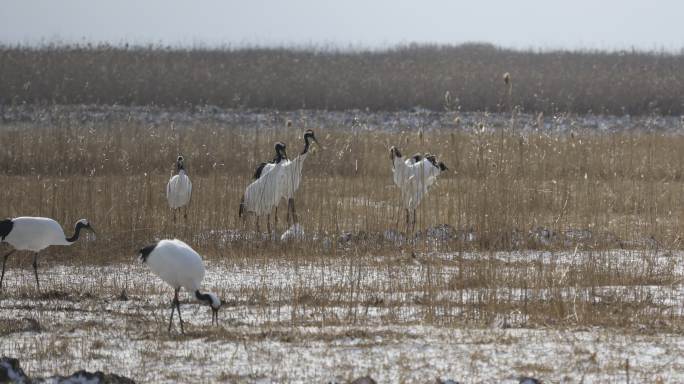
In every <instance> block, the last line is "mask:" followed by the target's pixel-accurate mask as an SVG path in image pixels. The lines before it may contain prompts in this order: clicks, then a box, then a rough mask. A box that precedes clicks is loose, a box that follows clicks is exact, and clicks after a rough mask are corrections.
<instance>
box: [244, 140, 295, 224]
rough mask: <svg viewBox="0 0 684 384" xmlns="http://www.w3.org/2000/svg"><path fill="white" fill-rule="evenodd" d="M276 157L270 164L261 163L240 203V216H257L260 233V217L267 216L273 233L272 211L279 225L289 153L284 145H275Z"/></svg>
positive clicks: (267, 221)
mask: <svg viewBox="0 0 684 384" xmlns="http://www.w3.org/2000/svg"><path fill="white" fill-rule="evenodd" d="M275 153H276V154H275V157H274V158H273V160H271V161H270V162H268V163H261V164H259V166H258V167H257V169H256V172H255V173H254V181H253V182H252V183H250V184H249V185H248V186H247V188H246V189H245V194H244V195H243V196H242V200H241V201H240V211H239V216H240V217H243V216H245V214H246V213H248V212H253V213H254V214H255V215H256V229H257V232H258V231H259V217H260V216H264V215H266V227H267V229H268V233H269V234H270V233H271V211H273V209H275V210H276V212H275V223H274V225H276V226H277V224H278V202H279V201H280V198H281V186H282V184H283V178H284V176H285V175H284V173H283V165H284V164H285V163H286V162H287V152H286V146H285V144H284V143H281V142H277V143H276V144H275Z"/></svg>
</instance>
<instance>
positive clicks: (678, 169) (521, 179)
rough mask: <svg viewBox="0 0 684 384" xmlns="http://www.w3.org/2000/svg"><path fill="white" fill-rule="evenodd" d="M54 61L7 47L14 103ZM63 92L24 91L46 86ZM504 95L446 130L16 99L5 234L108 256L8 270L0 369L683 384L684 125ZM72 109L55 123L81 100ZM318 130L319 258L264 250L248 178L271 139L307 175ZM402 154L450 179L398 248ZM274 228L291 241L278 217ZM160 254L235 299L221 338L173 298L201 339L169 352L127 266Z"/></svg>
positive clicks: (409, 117) (171, 340) (154, 287)
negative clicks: (31, 218)
mask: <svg viewBox="0 0 684 384" xmlns="http://www.w3.org/2000/svg"><path fill="white" fill-rule="evenodd" d="M74 52H76V51H74ZM74 52H71V54H75V53H74ZM437 52H440V51H439V50H438V51H437ZM63 53H64V52H63V51H59V50H57V51H56V52H51V51H44V52H39V53H36V52H33V51H31V50H25V49H15V48H12V49H9V48H6V49H5V50H4V51H3V52H2V55H4V56H2V57H3V59H1V60H0V63H2V65H3V70H2V71H0V74H2V76H3V77H2V79H0V84H9V83H11V82H16V81H19V80H17V79H19V78H20V77H11V76H8V73H11V71H9V72H8V71H6V70H5V69H7V68H9V69H12V68H14V69H12V70H17V68H18V67H16V64H17V63H21V62H23V61H21V60H34V59H35V58H33V59H27V57H30V56H31V55H34V54H38V55H39V56H40V57H41V59H45V58H47V57H50V55H53V54H54V55H56V57H57V58H58V60H57V62H60V61H59V60H64V57H65V56H60V55H63ZM248 53H250V52H247V53H245V52H243V53H240V54H241V55H247V56H248ZM433 53H434V52H433ZM495 53H496V54H499V55H504V54H505V53H506V52H498V51H496V52H495ZM17 54H19V56H20V58H21V57H23V59H21V60H19V59H18V58H17V57H16V55H17ZM83 54H84V55H86V56H89V55H90V56H89V57H91V56H92V55H95V54H101V55H104V56H106V55H107V54H109V55H114V57H115V58H116V60H113V61H112V60H111V59H112V58H111V57H110V58H109V59H107V60H109V61H110V62H113V63H117V60H124V59H125V60H128V59H130V58H131V57H135V55H151V56H152V57H154V58H156V59H155V60H157V59H158V58H160V57H166V56H165V55H170V56H172V57H170V58H166V59H164V60H168V61H169V62H175V61H174V60H175V59H173V57H175V56H174V55H178V54H179V53H177V52H154V51H152V53H150V52H146V51H135V50H134V51H133V52H127V51H117V50H109V51H105V52H100V51H97V50H94V51H87V52H85V53H83ZM204 54H205V55H208V56H207V57H213V56H211V55H210V54H209V53H204ZM231 54H233V53H225V55H231ZM251 54H253V55H257V56H258V55H259V54H260V52H258V51H257V52H251ZM298 54H300V53H293V55H295V56H296V55H298ZM21 55H26V57H24V56H21ZM41 55H42V56H41ZM188 55H191V53H188ZM216 55H218V56H219V57H220V56H221V54H219V53H216ZM369 55H370V54H369ZM388 55H389V54H388ZM9 56H12V59H11V60H10V59H8V57H9ZM390 56H391V55H390ZM578 56H579V57H580V58H583V57H584V56H582V55H578ZM324 57H325V58H327V59H330V60H333V59H335V60H343V59H344V58H345V57H346V56H345V55H333V54H330V55H328V56H325V55H324ZM364 57H375V56H373V55H370V56H364ZM544 57H545V56H544ZM606 57H607V58H606ZM644 57H652V56H644ZM644 57H641V56H639V55H636V54H635V55H633V56H629V55H628V58H627V59H625V60H636V61H638V60H637V59H639V60H647V59H645V58H644ZM91 58H92V57H91ZM611 58H613V59H614V58H615V57H614V56H611V55H607V56H601V55H599V56H596V57H593V58H592V60H599V59H605V60H608V59H611ZM585 59H586V57H585ZM13 60H15V61H13ZM98 60H100V59H98ZM192 60H196V56H194V58H192ZM192 60H190V59H188V61H183V60H181V61H180V64H179V65H180V66H181V69H182V68H183V65H187V63H188V62H191V61H192ZM217 60H218V59H217ZM316 60H318V59H316ZM388 60H389V59H388ZM663 60H664V61H668V60H673V61H676V60H680V58H678V57H665V58H663ZM39 62H40V61H39ZM60 65H62V64H60ZM78 65H81V64H80V62H79V61H76V62H75V67H74V68H77V67H78ZM38 67H41V68H48V66H46V65H44V64H35V66H34V67H33V68H34V69H35V68H38ZM58 67H59V66H58ZM123 68H129V67H127V66H126V65H124V66H123ZM326 68H327V67H326ZM22 70H23V69H22ZM29 71H30V70H29ZM50 71H57V72H54V73H53V74H52V75H49V76H47V75H46V76H47V77H43V76H42V75H41V76H35V77H32V80H31V85H30V87H29V88H27V89H26V90H27V91H30V92H34V91H35V87H36V84H39V83H40V82H41V81H48V80H49V81H48V83H49V84H53V85H54V83H53V82H51V81H52V80H50V79H51V78H52V77H50V76H61V75H59V73H60V72H59V70H58V69H55V68H51V69H50V70H48V72H50ZM105 72H107V71H106V70H105ZM27 73H28V72H27ZM496 73H497V74H496V76H494V78H495V79H496V81H497V82H498V83H496V86H495V87H496V89H495V90H489V91H487V92H490V93H492V95H496V97H494V98H492V99H491V100H494V99H497V101H496V102H494V104H487V103H488V102H486V103H485V104H486V105H488V106H491V105H496V106H495V107H494V108H489V107H486V108H483V109H490V110H498V111H499V112H497V113H487V112H462V111H460V110H459V108H458V106H457V105H455V104H454V102H453V99H447V100H445V98H444V90H445V89H444V88H440V89H439V93H438V94H437V96H435V97H438V98H439V103H440V104H439V105H440V108H441V109H442V111H440V112H429V111H425V110H420V109H418V110H413V111H398V112H382V111H380V112H378V111H373V109H374V108H371V110H350V111H343V112H336V111H311V110H295V111H277V110H270V109H267V110H247V109H222V108H218V107H208V106H194V107H188V108H185V107H184V106H182V105H183V103H184V102H179V103H176V102H170V103H169V104H170V105H172V106H166V107H159V106H151V105H148V106H143V107H131V106H96V105H90V106H73V105H72V106H69V105H59V104H45V105H34V104H30V103H29V104H23V101H36V100H38V101H40V100H43V99H42V97H43V96H31V97H28V98H26V99H22V98H21V97H24V96H21V97H20V94H21V93H20V92H17V89H15V88H16V87H15V88H12V89H13V91H11V92H14V93H15V96H13V97H10V98H9V99H8V98H6V97H5V96H6V95H7V94H2V101H3V106H2V109H1V110H0V112H1V114H2V119H1V120H0V216H2V217H12V216H20V215H36V216H48V217H52V218H54V219H56V220H58V221H59V222H60V223H62V224H63V226H64V227H65V228H66V229H67V230H69V229H70V228H71V226H72V225H73V223H74V222H75V221H76V220H77V219H79V218H84V217H85V218H88V219H89V220H90V221H91V223H92V224H93V226H94V227H95V228H96V230H97V231H98V236H97V238H96V239H95V238H92V237H86V238H85V239H84V240H83V241H80V242H79V243H78V244H76V245H74V246H71V247H69V248H50V249H48V250H47V251H45V252H44V253H43V256H42V258H41V264H40V265H41V266H40V273H41V289H42V290H41V292H37V291H36V289H35V285H34V281H33V275H32V270H31V266H30V257H28V256H27V255H25V254H23V255H22V254H16V255H13V256H12V257H11V258H10V261H9V262H8V272H7V274H6V276H5V286H4V287H3V291H2V293H0V355H7V356H13V357H17V358H19V359H20V360H21V362H22V366H23V367H24V369H25V370H26V371H27V373H29V374H32V375H34V374H35V375H42V376H47V375H49V374H53V373H61V374H66V373H70V372H72V371H74V370H77V369H89V370H96V369H101V370H105V371H111V372H116V373H119V374H124V375H126V376H129V377H132V378H134V379H135V380H137V381H140V382H178V381H181V382H217V381H223V382H241V383H242V382H244V383H254V382H302V383H304V382H307V383H308V382H321V383H322V382H326V383H327V382H329V381H330V382H339V383H342V382H348V381H350V380H351V379H353V378H355V377H358V376H362V375H366V374H368V375H371V376H373V377H374V378H376V379H377V380H378V382H381V383H385V382H387V383H395V382H397V383H434V382H435V378H436V377H440V378H447V377H449V378H453V379H455V380H458V381H461V382H464V383H493V382H495V383H508V382H511V383H513V382H515V376H516V375H518V374H525V375H534V376H537V377H540V378H542V379H544V381H545V382H547V383H548V382H550V383H558V382H563V383H583V382H607V383H623V382H627V381H628V380H629V379H627V377H631V380H632V382H663V383H665V382H667V383H670V382H672V383H676V382H682V381H683V380H684V376H683V375H682V372H684V365H683V364H682V361H684V348H682V345H684V337H683V336H682V333H683V330H684V327H683V324H684V323H683V322H682V306H681V302H682V299H684V292H683V291H682V288H681V283H682V272H683V271H684V267H683V265H684V263H682V252H681V250H682V242H681V238H680V234H681V232H682V228H681V226H682V225H683V224H684V206H683V204H682V203H681V201H682V199H681V196H682V192H684V174H683V173H682V170H683V169H684V154H683V152H682V151H681V148H682V146H683V145H684V138H683V137H682V136H681V135H680V133H679V132H681V129H682V128H684V127H683V126H682V124H683V120H682V119H681V118H677V117H672V116H665V115H659V114H656V113H651V114H647V115H644V116H635V117H624V118H615V117H614V116H601V115H591V114H586V115H584V114H581V115H578V114H573V113H570V112H564V113H548V110H547V109H546V108H537V106H534V105H533V106H529V105H526V104H525V97H526V96H524V95H525V91H523V90H520V88H519V87H518V84H520V83H519V82H518V81H519V80H518V79H519V78H518V77H516V75H515V73H516V72H514V71H512V73H513V88H512V89H511V88H506V86H505V85H504V83H503V80H502V79H501V74H502V72H500V71H497V72H496ZM147 75H148V74H142V75H140V76H142V77H141V79H145V80H144V81H148V80H149V79H148V78H147V77H146V76H147ZM12 76H14V75H12ZM84 76H85V75H84ZM103 78H106V76H103ZM8 81H9V82H8ZM65 81H66V80H65ZM150 81H151V80H150ZM600 81H601V79H598V80H597V82H596V86H597V87H600V84H601V82H600ZM606 81H608V80H606ZM649 81H650V80H649ZM199 83H201V82H199ZM95 84H97V83H96V82H95V83H93V85H92V86H95ZM159 84H162V83H159ZM174 86H177V85H174ZM258 87H261V85H258ZM560 87H563V86H562V85H560ZM675 87H676V86H675ZM485 88H486V87H485ZM633 88H635V89H637V90H639V91H643V92H649V91H648V89H649V88H648V87H643V86H639V85H637V86H634V87H633ZM0 89H2V90H3V91H0V93H2V92H6V90H7V88H4V87H0ZM62 89H64V92H65V93H64V95H68V96H65V98H64V99H60V98H53V99H52V101H57V102H60V101H63V100H66V101H70V100H80V99H78V98H76V99H74V97H75V96H73V95H76V94H77V92H76V91H74V90H70V91H68V92H67V90H68V89H70V88H69V87H68V86H66V85H65V87H64V88H62ZM188 89H189V90H191V88H188ZM362 89H365V88H363V87H362ZM109 91H110V88H107V87H105V88H103V89H102V93H99V91H93V92H92V93H88V97H89V99H87V100H88V101H101V100H100V99H97V97H98V96H97V95H101V94H110V92H109ZM45 92H47V93H41V95H44V94H50V92H53V91H51V90H47V91H45ZM168 92H169V93H168V94H176V92H177V90H175V89H171V90H168ZM208 92H209V94H211V92H213V91H212V90H211V89H210V90H209V91H208ZM221 92H222V91H221ZM111 94H113V95H115V94H116V92H113V93H111ZM152 94H154V95H159V96H164V95H167V93H164V92H156V91H154V90H152ZM184 94H185V93H184ZM188 94H189V95H191V94H192V92H190V93H188ZM188 94H185V95H188ZM302 94H305V95H307V97H309V95H310V94H309V93H307V92H304V93H302ZM36 95H37V94H36ZM222 95H223V94H222ZM368 95H372V92H371V93H369V94H368ZM450 95H451V97H455V96H454V95H455V93H454V92H450ZM662 95H664V96H663V97H666V96H667V92H664V93H663V94H662ZM604 96H605V95H604ZM92 97H95V98H96V99H91V98H92ZM188 97H189V96H188ZM222 97H223V96H222ZM430 97H432V96H430ZM602 97H603V96H602ZM625 97H626V98H629V97H636V96H634V95H629V96H625ZM646 99H648V97H646ZM646 99H644V100H646ZM8 100H9V101H8ZM279 100H288V99H287V98H285V97H284V96H283V99H279ZM366 100H372V98H371V99H366ZM483 100H485V99H483ZM486 100H490V99H486ZM491 100H490V101H491ZM610 100H613V99H612V98H610ZM625 100H627V99H625ZM43 101H44V100H43ZM81 101H82V100H81ZM109 101H111V100H109ZM129 101H130V104H140V103H143V104H144V103H145V102H147V101H149V99H148V98H141V99H140V100H129ZM206 101H208V102H211V101H212V100H206ZM587 102H588V103H590V101H587ZM611 102H612V101H611ZM620 102H622V101H620ZM152 103H156V104H165V102H158V100H157V101H154V100H153V102H152ZM278 103H280V101H279V102H278ZM409 103H411V104H412V105H416V104H419V103H416V104H414V101H410V102H409ZM497 103H498V104H497ZM191 104H193V103H191ZM215 104H218V105H221V103H215ZM247 104H249V103H247ZM179 105H181V106H180V107H179ZM251 105H252V106H262V107H263V106H265V105H263V104H260V103H255V104H251ZM306 105H307V106H309V105H311V104H310V103H309V102H307V103H306ZM340 105H342V106H345V107H347V106H349V104H344V103H342V104H340ZM405 105H406V104H403V102H402V103H397V104H396V105H394V107H397V108H402V107H404V106H405ZM459 105H460V104H459ZM625 105H626V104H625ZM659 105H662V104H659ZM266 106H267V105H266ZM574 108H575V107H573V108H570V110H574ZM578 108H579V107H578ZM630 108H631V107H630ZM677 108H679V107H677V106H673V107H668V109H667V111H669V112H672V111H677V110H678V109H677ZM341 109H344V108H341ZM390 109H391V108H390ZM586 109H591V108H584V107H582V108H579V110H582V111H585V110H586ZM598 109H601V108H598ZM605 109H606V110H610V111H613V110H614V109H613V107H606V108H605ZM541 110H544V111H547V113H546V114H544V113H537V112H538V111H541ZM524 111H528V112H530V111H531V112H530V113H524ZM649 112H653V111H652V110H649ZM288 121H290V122H291V124H288V123H287V122H288ZM604 127H609V128H605V129H604ZM307 128H310V129H313V130H314V131H315V132H316V136H317V137H318V139H319V141H320V142H321V144H322V145H323V146H324V147H325V148H324V149H323V150H319V151H316V152H315V153H313V155H311V156H310V157H309V158H308V159H307V161H306V164H305V167H304V178H303V182H302V185H301V187H300V189H299V191H298V192H297V197H296V202H297V211H298V213H299V215H300V219H301V224H302V226H303V228H304V231H305V237H304V238H303V239H300V240H295V241H289V242H283V241H280V240H278V239H272V238H269V236H267V235H266V234H265V233H255V231H254V220H253V218H248V220H246V221H245V220H241V219H240V218H239V217H238V203H239V201H240V197H241V196H242V193H243V191H244V189H245V187H246V185H247V184H248V183H249V182H250V179H251V177H252V174H253V171H254V168H255V167H256V166H257V164H258V163H259V162H261V161H265V160H268V159H270V158H271V157H272V152H273V143H274V142H275V141H284V142H286V143H287V145H288V153H289V154H290V156H294V155H295V154H297V153H298V152H299V151H300V150H301V148H302V146H303V141H302V134H303V131H304V130H305V129H307ZM390 145H396V146H398V147H400V148H401V149H402V150H403V152H404V153H405V154H413V153H415V152H432V153H435V154H437V156H438V157H439V159H440V160H442V161H444V162H445V163H446V164H447V166H448V167H449V171H448V172H447V173H446V174H443V175H442V176H441V177H440V179H439V181H438V182H437V184H436V185H435V186H434V187H433V188H432V189H431V190H430V193H429V194H428V196H427V198H426V199H425V200H424V201H423V203H422V204H421V205H420V207H419V209H418V225H417V233H416V234H412V235H410V236H409V237H408V238H407V237H406V236H405V235H404V233H403V232H404V230H405V227H404V222H403V220H404V212H403V208H402V207H401V203H400V194H399V191H398V189H397V188H396V187H395V186H394V184H393V182H392V173H391V163H390V160H389V147H390ZM179 153H182V154H183V155H184V156H185V157H186V159H187V160H186V166H187V168H188V173H189V175H190V177H191V179H192V182H193V187H194V189H193V197H192V202H191V204H190V207H189V214H188V218H187V219H183V218H182V215H181V216H179V218H178V220H177V221H176V222H174V220H173V215H172V213H171V211H170V210H169V209H168V206H167V203H166V199H165V195H164V191H165V186H166V182H167V181H168V179H169V177H170V176H171V175H172V172H173V170H174V160H175V158H176V156H177V155H178V154H179ZM279 212H280V217H279V224H278V228H277V232H278V233H282V232H283V231H284V230H285V229H286V228H285V204H284V203H283V204H281V206H280V210H279ZM262 229H263V225H262ZM167 237H178V238H180V239H182V240H184V241H186V242H188V243H189V244H190V245H192V246H193V247H194V248H195V249H196V250H198V251H199V252H200V254H202V255H203V257H204V259H205V261H206V263H207V277H206V279H205V283H204V286H206V288H207V289H209V290H212V291H215V292H217V293H218V294H219V295H220V296H221V297H222V298H223V300H224V307H223V309H222V310H221V326H220V327H217V328H213V327H210V326H209V324H210V321H209V311H208V310H207V309H206V308H205V307H199V306H198V305H197V303H196V302H193V301H192V300H191V298H190V297H188V296H183V299H182V301H183V306H182V307H183V311H184V312H183V313H184V316H185V319H186V322H187V323H186V324H187V328H186V331H187V333H186V335H180V334H178V332H177V330H174V332H172V333H171V334H169V333H167V331H166V326H165V323H166V321H167V316H168V306H169V302H170V299H171V296H172V294H171V290H170V289H169V288H168V287H166V286H165V285H164V284H163V283H162V282H160V281H159V280H158V279H156V278H155V277H154V276H153V275H152V274H151V273H150V272H149V271H148V270H147V268H146V267H145V266H144V265H141V264H140V263H138V261H137V260H135V256H136V254H137V250H138V249H139V248H141V247H142V246H144V245H146V244H147V243H149V242H151V241H152V240H154V239H160V238H167ZM6 249H8V247H7V246H5V245H2V246H0V251H1V252H4V251H5V250H6ZM124 293H125V295H124Z"/></svg>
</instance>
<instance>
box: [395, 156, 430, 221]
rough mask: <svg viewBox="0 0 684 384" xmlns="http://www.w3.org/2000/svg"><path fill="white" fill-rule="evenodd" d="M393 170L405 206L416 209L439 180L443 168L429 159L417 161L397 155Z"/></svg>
mask: <svg viewBox="0 0 684 384" xmlns="http://www.w3.org/2000/svg"><path fill="white" fill-rule="evenodd" d="M392 172H393V173H394V175H393V177H394V184H396V185H397V186H398V187H399V189H400V190H401V197H402V202H403V203H404V208H406V209H409V210H415V209H416V208H417V207H418V205H419V204H420V202H421V200H422V199H423V197H425V195H427V193H428V190H429V188H430V187H431V186H432V185H433V184H434V183H435V181H437V176H439V174H440V173H441V170H440V169H439V167H438V166H436V165H434V164H432V162H430V160H428V159H422V160H420V161H415V160H414V159H413V158H409V159H406V160H404V158H403V157H395V158H394V166H393V168H392Z"/></svg>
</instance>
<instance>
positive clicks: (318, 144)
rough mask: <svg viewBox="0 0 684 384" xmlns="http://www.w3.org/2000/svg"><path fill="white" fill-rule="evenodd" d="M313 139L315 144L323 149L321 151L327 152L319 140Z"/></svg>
mask: <svg viewBox="0 0 684 384" xmlns="http://www.w3.org/2000/svg"><path fill="white" fill-rule="evenodd" d="M312 139H313V141H314V143H316V146H317V147H318V148H320V149H321V151H324V150H325V147H324V146H322V145H321V143H319V142H318V140H316V137H312Z"/></svg>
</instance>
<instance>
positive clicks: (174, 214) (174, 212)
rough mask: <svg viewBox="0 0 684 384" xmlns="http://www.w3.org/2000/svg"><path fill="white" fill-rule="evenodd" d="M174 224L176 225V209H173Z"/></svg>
mask: <svg viewBox="0 0 684 384" xmlns="http://www.w3.org/2000/svg"><path fill="white" fill-rule="evenodd" d="M173 223H174V224H176V208H174V209H173Z"/></svg>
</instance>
